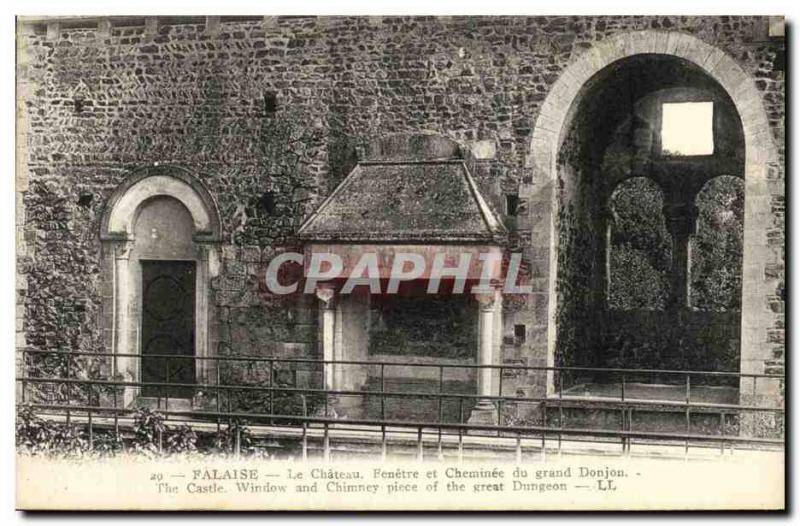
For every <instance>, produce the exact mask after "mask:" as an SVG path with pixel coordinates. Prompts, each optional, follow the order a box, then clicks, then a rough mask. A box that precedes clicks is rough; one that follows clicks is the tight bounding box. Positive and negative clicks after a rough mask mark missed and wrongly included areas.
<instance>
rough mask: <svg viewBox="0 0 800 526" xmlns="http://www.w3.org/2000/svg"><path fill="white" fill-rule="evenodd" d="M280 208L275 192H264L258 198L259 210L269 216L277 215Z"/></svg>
mask: <svg viewBox="0 0 800 526" xmlns="http://www.w3.org/2000/svg"><path fill="white" fill-rule="evenodd" d="M277 209H278V204H277V199H276V196H275V192H264V193H263V194H261V197H259V198H258V210H259V211H260V212H261V213H262V214H264V215H268V216H272V215H275V213H276V212H277Z"/></svg>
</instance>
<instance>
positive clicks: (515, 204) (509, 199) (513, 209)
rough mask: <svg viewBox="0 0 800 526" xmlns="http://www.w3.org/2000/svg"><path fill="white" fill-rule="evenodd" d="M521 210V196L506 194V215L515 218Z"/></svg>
mask: <svg viewBox="0 0 800 526" xmlns="http://www.w3.org/2000/svg"><path fill="white" fill-rule="evenodd" d="M518 209H519V196H518V195H517V194H506V215H507V216H509V217H514V216H516V215H517V210H518Z"/></svg>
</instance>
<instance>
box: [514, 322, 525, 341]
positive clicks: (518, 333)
mask: <svg viewBox="0 0 800 526" xmlns="http://www.w3.org/2000/svg"><path fill="white" fill-rule="evenodd" d="M525 332H526V330H525V325H514V341H515V342H516V344H517V345H520V344H522V343H525Z"/></svg>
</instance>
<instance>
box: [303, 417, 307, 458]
mask: <svg viewBox="0 0 800 526" xmlns="http://www.w3.org/2000/svg"><path fill="white" fill-rule="evenodd" d="M303 462H308V423H307V422H306V421H305V420H303Z"/></svg>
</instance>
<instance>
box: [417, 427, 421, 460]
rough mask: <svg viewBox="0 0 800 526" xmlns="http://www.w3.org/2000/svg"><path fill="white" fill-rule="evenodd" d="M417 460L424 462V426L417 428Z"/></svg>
mask: <svg viewBox="0 0 800 526" xmlns="http://www.w3.org/2000/svg"><path fill="white" fill-rule="evenodd" d="M417 460H419V461H420V462H422V426H420V427H419V428H417Z"/></svg>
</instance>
